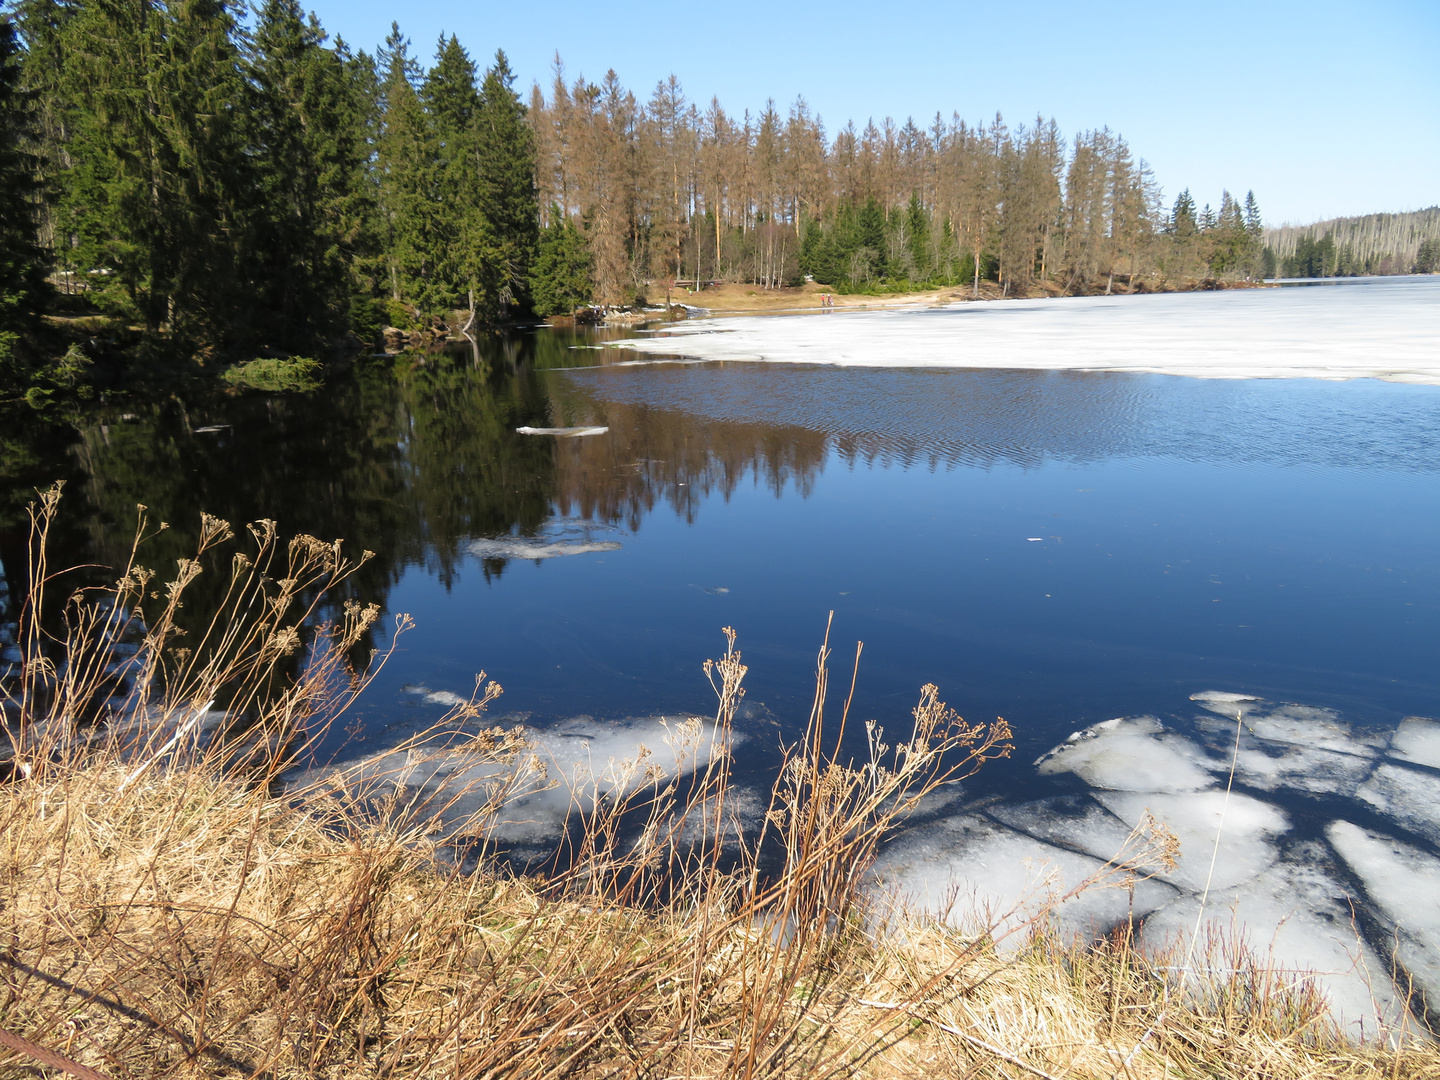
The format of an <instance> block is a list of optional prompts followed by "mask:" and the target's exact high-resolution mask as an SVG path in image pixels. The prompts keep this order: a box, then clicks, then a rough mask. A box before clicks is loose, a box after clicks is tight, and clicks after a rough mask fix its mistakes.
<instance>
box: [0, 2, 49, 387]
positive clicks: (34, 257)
mask: <svg viewBox="0 0 1440 1080" xmlns="http://www.w3.org/2000/svg"><path fill="white" fill-rule="evenodd" d="M22 59H23V56H22V53H21V48H20V35H19V32H18V30H17V28H16V25H15V20H14V19H13V18H11V17H10V16H9V15H3V14H0V191H3V192H4V193H5V197H4V198H3V199H0V385H3V386H14V385H18V384H19V383H21V382H22V381H24V374H23V373H22V372H21V371H19V370H18V365H19V359H18V357H17V355H16V347H17V345H18V343H19V338H20V335H21V334H22V333H23V332H24V331H26V330H27V329H29V328H30V326H31V325H32V324H33V322H34V320H35V317H36V315H37V314H38V312H39V309H40V307H41V305H42V303H43V300H44V297H45V292H46V287H45V278H44V262H43V257H42V253H41V250H40V245H39V243H38V242H37V238H36V222H37V210H38V198H39V193H40V192H39V181H38V179H37V177H38V170H39V161H38V158H37V157H36V155H35V153H34V150H33V147H34V145H35V142H36V139H37V136H38V131H37V124H36V117H35V108H34V101H33V97H32V95H31V94H30V93H28V92H27V91H26V89H25V88H24V86H23V85H22V83H21V75H22Z"/></svg>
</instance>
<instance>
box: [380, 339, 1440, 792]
mask: <svg viewBox="0 0 1440 1080" xmlns="http://www.w3.org/2000/svg"><path fill="white" fill-rule="evenodd" d="M547 378H549V379H551V380H554V381H557V382H560V383H563V384H564V385H563V386H562V387H560V388H558V389H557V390H556V391H555V393H556V396H557V398H558V399H561V400H563V401H565V402H566V404H567V407H568V408H569V409H570V410H571V411H570V413H569V418H570V419H572V420H573V419H575V418H576V417H577V416H579V415H581V414H582V413H583V415H584V420H585V422H595V423H609V424H610V425H611V432H610V434H609V435H608V436H601V437H597V438H596V439H594V440H590V439H587V440H583V443H584V444H585V445H583V446H570V447H560V448H558V449H559V451H560V452H561V453H572V452H573V453H574V454H575V455H577V456H578V458H579V459H580V460H579V464H577V475H584V474H585V470H587V469H589V470H591V471H592V472H593V473H595V474H597V475H598V474H599V473H601V472H603V470H604V469H605V468H607V467H610V466H611V465H612V464H613V463H614V462H619V460H620V459H621V458H626V457H628V454H629V451H632V450H635V449H636V448H639V450H640V451H643V452H648V453H652V454H654V453H658V452H661V451H660V450H658V449H657V448H660V447H664V446H667V445H672V444H673V441H674V440H675V439H676V438H683V439H685V440H686V441H687V452H688V453H690V454H692V455H696V454H699V456H700V457H702V458H705V459H707V460H712V459H714V458H717V457H724V456H725V454H726V446H728V444H729V442H733V441H734V440H735V439H736V435H735V433H734V432H733V431H727V429H726V425H727V424H745V425H746V430H745V432H744V434H745V436H746V437H751V436H752V435H753V437H755V438H756V439H758V440H759V442H758V444H757V445H758V446H759V450H758V451H757V452H756V453H755V454H754V455H752V456H751V457H750V458H749V459H748V460H742V466H741V467H742V469H746V468H748V471H746V472H745V475H744V478H743V479H741V480H740V481H739V482H738V483H734V486H733V488H732V487H730V486H729V485H728V484H726V483H724V482H720V481H717V480H716V477H715V476H714V475H713V471H714V470H713V467H712V470H711V472H710V473H703V472H701V473H698V474H697V472H696V471H694V470H692V471H684V470H681V471H677V472H675V473H674V474H673V476H671V477H669V478H668V480H661V481H657V482H656V483H654V484H653V485H652V486H651V487H650V488H648V489H647V499H648V501H650V502H653V506H649V505H646V506H644V508H643V509H640V510H639V511H636V510H635V509H634V507H633V506H632V507H631V508H630V510H629V511H628V512H627V514H626V515H622V517H623V518H624V520H621V521H620V522H619V523H618V524H617V525H616V526H615V527H614V528H613V529H610V530H602V532H596V533H595V534H594V535H595V536H596V537H601V538H609V539H610V540H611V541H612V542H618V543H619V544H620V545H621V546H620V547H619V548H618V549H616V550H610V551H604V552H594V553H586V554H579V555H574V556H570V557H564V558H548V559H545V560H543V561H525V560H514V561H511V562H510V563H508V564H507V565H505V567H504V570H503V573H501V574H500V575H498V576H496V575H494V574H491V575H488V576H487V575H486V574H485V573H483V572H482V571H483V569H484V567H483V566H482V565H481V564H480V562H479V561H476V562H474V563H472V564H471V565H469V566H466V567H463V568H462V569H461V570H460V572H459V573H458V574H457V575H455V576H454V578H453V579H450V580H448V582H447V585H446V587H445V588H441V587H440V586H439V585H438V584H437V581H436V578H435V577H434V576H433V575H432V574H430V573H427V572H426V571H425V570H424V569H422V568H420V567H418V566H417V567H412V568H410V569H409V570H407V571H406V572H405V573H404V574H403V576H402V577H401V578H400V580H399V581H398V583H397V585H396V587H395V589H394V590H393V591H392V593H391V596H390V604H391V606H392V607H393V608H395V609H403V610H407V611H411V612H413V613H415V615H416V617H417V620H418V627H417V629H416V630H414V631H413V632H412V633H410V634H409V635H407V637H406V638H405V641H404V643H403V647H402V651H401V652H400V654H399V655H398V656H397V657H396V660H395V661H393V662H392V666H391V668H390V670H388V671H387V673H386V675H385V676H384V677H383V678H382V680H381V682H380V684H379V686H378V687H377V689H379V690H380V698H381V699H382V700H383V699H384V698H385V697H387V696H388V697H389V698H391V699H392V700H393V701H395V702H397V703H401V702H405V701H406V700H407V699H406V698H405V696H404V695H403V693H402V692H401V691H400V686H401V684H402V683H414V682H421V683H424V684H425V685H426V686H428V687H430V688H432V689H435V688H442V687H443V688H445V689H449V690H454V691H461V692H463V691H465V690H466V688H467V687H468V685H469V681H470V676H471V673H472V672H473V671H475V670H477V669H479V668H482V667H483V668H484V669H485V670H487V671H488V672H490V673H491V674H492V675H493V676H494V677H495V678H497V679H499V680H500V681H501V682H502V684H503V685H504V686H505V688H506V695H505V697H504V698H503V699H502V700H501V702H500V703H499V704H498V705H497V709H498V710H499V711H500V712H519V713H529V714H533V716H534V717H535V718H537V719H538V718H543V717H561V716H566V715H571V714H574V713H588V714H592V715H596V716H597V717H603V716H606V715H611V716H625V715H647V714H652V713H673V712H677V711H682V710H697V711H702V712H703V711H706V710H707V709H708V708H709V705H710V700H709V694H710V692H709V689H708V687H707V686H706V685H705V683H704V682H703V681H702V679H701V676H700V671H699V664H700V661H701V660H702V659H703V658H704V657H706V656H711V655H714V654H715V653H716V650H717V649H718V648H719V646H720V643H721V638H720V634H719V628H720V627H721V626H734V627H735V628H737V629H738V630H739V632H740V635H741V638H740V640H741V646H742V648H743V649H744V650H745V655H746V659H747V662H748V663H749V664H750V665H751V674H750V677H749V680H748V685H749V688H750V695H751V699H752V700H753V701H758V702H763V703H764V704H765V705H766V706H767V707H768V709H769V710H770V712H771V713H773V715H774V717H775V718H776V719H777V720H778V721H779V724H780V727H781V730H782V731H786V732H788V733H790V734H793V733H794V730H795V725H796V724H798V723H800V722H801V721H802V720H803V718H804V716H805V714H806V712H807V711H808V710H807V706H808V698H809V693H810V686H811V672H812V670H813V666H814V654H815V650H816V649H817V648H818V646H819V643H820V641H821V638H822V636H823V633H824V629H825V625H826V621H827V618H828V616H829V613H830V612H831V611H833V612H834V613H835V615H834V624H833V628H832V633H831V640H832V644H833V645H834V646H836V662H837V664H839V665H842V666H844V665H848V662H849V661H848V658H849V656H850V655H851V652H852V651H853V643H854V642H855V641H856V640H857V639H858V640H863V641H864V642H865V652H864V659H863V661H862V666H861V677H860V682H859V691H858V693H857V695H856V701H857V708H858V709H859V710H860V711H861V712H862V714H863V715H864V716H867V717H868V716H875V717H877V718H879V719H880V720H881V721H882V722H884V723H887V724H892V725H894V724H898V723H899V722H900V721H901V720H902V719H903V718H904V716H905V714H906V712H907V710H908V707H909V705H910V704H911V703H913V700H914V698H915V695H916V692H917V690H918V687H919V686H920V685H921V684H922V683H925V682H935V683H937V684H938V685H939V686H940V687H941V689H942V691H943V696H944V697H945V698H946V699H947V700H948V701H949V702H950V703H951V704H952V705H954V706H955V707H956V708H958V709H959V710H960V711H961V712H962V713H963V714H964V715H966V716H967V717H969V718H972V719H976V720H983V719H988V718H990V717H993V716H997V715H1003V716H1005V717H1006V718H1007V719H1008V720H1010V722H1011V723H1012V725H1013V726H1014V727H1015V729H1016V732H1017V737H1018V741H1019V749H1020V751H1021V752H1020V753H1018V754H1017V756H1016V763H1015V765H1014V766H1005V765H1002V766H999V767H997V768H996V769H994V770H992V772H991V774H990V779H989V783H993V784H998V785H1001V786H1008V785H1013V784H1015V783H1025V782H1028V781H1027V780H1026V777H1028V776H1029V775H1030V774H1029V770H1028V761H1029V760H1031V759H1032V758H1033V757H1034V756H1035V754H1038V753H1039V752H1041V751H1043V750H1044V749H1045V748H1047V747H1048V746H1050V745H1053V744H1054V743H1055V742H1056V741H1058V740H1060V739H1062V738H1063V737H1064V736H1065V735H1067V734H1068V733H1069V732H1070V731H1072V730H1075V729H1076V728H1079V727H1082V726H1084V725H1086V724H1089V723H1092V722H1094V721H1096V720H1100V719H1105V718H1108V717H1110V716H1118V715H1126V714H1133V713H1140V712H1153V713H1160V714H1165V713H1167V712H1170V711H1173V710H1180V709H1184V708H1188V706H1189V703H1188V700H1187V699H1188V697H1189V695H1190V694H1191V693H1193V692H1195V691H1197V690H1201V689H1208V688H1221V689H1226V690H1234V691H1243V692H1247V693H1253V694H1258V695H1260V696H1263V697H1265V698H1268V699H1271V700H1291V701H1300V702H1304V703H1306V704H1310V705H1320V706H1329V707H1333V708H1338V709H1340V710H1341V711H1342V712H1343V713H1344V714H1345V715H1346V716H1347V718H1348V719H1350V720H1351V721H1352V722H1355V723H1359V724H1362V725H1363V724H1368V723H1373V724H1376V725H1380V726H1384V725H1390V726H1393V724H1394V722H1395V721H1396V720H1397V719H1398V718H1399V717H1401V716H1404V715H1407V714H1413V713H1420V714H1426V713H1433V712H1435V711H1437V702H1440V694H1437V691H1440V663H1437V661H1440V563H1437V560H1436V558H1435V555H1436V552H1437V550H1440V438H1437V431H1436V426H1435V417H1436V416H1437V414H1440V388H1434V387H1425V386H1396V385H1391V384H1386V383H1380V382H1376V381H1372V380H1356V381H1351V382H1339V383H1330V382H1319V381H1310V380H1296V381H1268V382H1240V383H1237V382H1209V381H1201V380H1193V379H1182V378H1173V377H1165V376H1132V375H1106V374H1093V373H1092V374H1085V375H1079V376H1077V375H1065V374H1029V373H1027V374H1019V373H1011V372H1005V371H981V372H972V371H954V372H907V371H904V370H899V371H893V370H892V371H883V372H873V371H857V370H845V369H832V368H825V367H815V368H802V369H798V370H797V369H787V370H784V371H775V370H767V369H763V368H760V369H757V368H754V367H720V366H714V365H686V366H679V365H677V366H673V367H652V368H611V369H598V370H584V371H574V372H551V373H549V374H548V376H547ZM576 410H579V411H578V412H577V411H576ZM677 432H678V433H680V434H679V435H677ZM707 437H708V438H709V439H710V440H712V441H711V443H707V442H706V439H707ZM606 439H608V440H610V441H611V442H612V444H613V445H614V446H615V447H616V449H615V450H614V451H613V452H608V453H607V452H602V448H601V446H600V445H599V444H600V442H601V441H602V440H606ZM767 439H768V440H769V442H768V443H767V442H766V440H767ZM807 440H808V441H807ZM577 442H582V440H577ZM719 443H724V444H725V445H717V444H719ZM797 444H804V445H806V446H809V447H811V449H812V451H813V449H814V447H816V446H818V447H820V448H821V449H820V450H819V451H818V453H817V455H816V457H815V459H814V460H813V462H812V463H810V464H808V465H806V466H805V467H797V466H795V465H794V463H793V462H794V459H795V457H796V452H795V450H794V446H795V445H797ZM747 445H748V444H747ZM620 447H623V448H624V451H625V452H621V450H620V449H619V448H620ZM664 452H667V453H668V451H664ZM647 460H650V461H652V462H653V461H654V460H656V459H655V458H650V459H647ZM787 463H788V464H787ZM622 464H626V465H627V466H628V467H631V468H634V467H636V466H635V464H634V463H633V462H630V463H622ZM640 467H641V468H643V467H644V463H643V462H642V463H641V464H640ZM655 467H657V468H658V467H659V466H655ZM686 478H688V480H687V479H686ZM731 479H732V480H733V475H732V476H731ZM582 487H583V483H582ZM645 502H646V500H645V499H642V500H641V503H642V504H644V503H645ZM567 516H570V517H573V516H576V515H574V514H573V513H572V514H571V515H567ZM602 533H603V535H602ZM409 700H410V702H411V704H410V705H409V707H410V708H416V709H423V708H425V706H423V705H422V704H421V703H418V702H415V701H414V699H413V697H412V698H410V699H409ZM376 705H379V702H377V703H376ZM372 707H375V706H372ZM1032 751H1033V753H1032Z"/></svg>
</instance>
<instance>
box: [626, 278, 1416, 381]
mask: <svg viewBox="0 0 1440 1080" xmlns="http://www.w3.org/2000/svg"><path fill="white" fill-rule="evenodd" d="M1361 280H1363V281H1365V284H1364V285H1360V284H1351V285H1348V286H1347V285H1339V286H1335V287H1332V288H1329V289H1324V290H1319V291H1317V290H1313V289H1281V288H1279V287H1266V288H1264V289H1260V288H1247V289H1243V290H1229V289H1226V290H1215V291H1211V290H1204V293H1205V295H1204V296H1198V297H1194V298H1193V299H1180V294H1179V293H1147V294H1143V295H1146V296H1148V297H1149V302H1148V303H1145V304H1135V305H1127V304H1121V303H1119V302H1118V301H1119V300H1120V297H1117V296H1115V295H1114V294H1112V295H1110V296H1103V295H1102V296H1089V297H1074V298H1073V302H1072V303H1068V304H1050V303H1047V302H1046V300H1045V299H1041V298H1029V299H1019V298H1017V299H1016V300H1015V301H1014V302H1013V303H1005V304H975V305H974V306H973V307H972V306H971V303H973V301H972V302H971V303H962V302H948V303H945V304H943V305H937V304H925V303H918V302H916V301H915V300H914V298H913V297H912V298H911V299H910V300H909V301H908V302H903V303H896V304H892V305H887V306H884V307H881V306H875V307H872V308H869V309H868V310H865V309H863V308H862V306H861V305H859V304H855V305H852V306H851V307H850V308H848V309H846V308H836V309H833V310H826V311H821V312H808V313H804V314H811V315H814V314H834V313H835V311H845V312H846V314H847V315H848V316H849V317H848V318H846V319H845V320H844V321H843V322H841V323H837V322H834V321H833V320H826V319H815V318H807V319H784V320H775V319H770V318H768V317H767V314H766V313H758V312H739V311H736V312H733V313H728V312H727V313H724V314H717V313H712V315H711V317H709V318H703V319H694V320H682V321H679V322H675V323H673V324H669V325H666V326H662V327H655V328H651V330H650V332H649V333H648V334H647V335H646V336H644V337H637V338H627V339H624V340H619V341H613V342H609V343H607V347H608V348H617V349H626V350H629V351H631V352H633V353H636V354H640V355H642V356H643V355H648V356H652V357H654V358H655V362H659V361H660V358H661V357H672V358H673V357H683V358H686V359H690V360H702V361H734V362H740V361H745V362H765V363H776V364H785V363H789V364H821V365H826V366H840V367H882V368H884V367H907V368H944V369H967V370H975V369H1009V370H1030V371H1104V372H1117V373H1124V374H1146V375H1184V376H1188V377H1192V378H1205V379H1254V378H1310V379H1327V380H1345V379H1353V378H1375V379H1381V380H1385V381H1390V382H1401V383H1418V384H1428V385H1440V354H1437V353H1436V352H1435V349H1434V342H1435V341H1436V340H1440V305H1437V304H1435V303H1434V300H1435V299H1436V297H1437V296H1440V289H1437V284H1440V283H1437V282H1436V281H1435V280H1434V279H1428V278H1427V279H1416V278H1399V279H1395V281H1394V282H1393V283H1391V282H1389V281H1387V280H1385V279H1361ZM1376 282H1379V283H1378V284H1377V283H1376ZM1336 288H1338V289H1340V290H1341V291H1340V292H1338V293H1337V292H1336V291H1335V289H1336ZM1124 295H1126V294H1122V296H1124ZM1133 295H1142V294H1138V293H1137V294H1133ZM931 311H934V312H946V313H948V314H946V315H945V316H944V317H931V316H930V315H929V314H922V313H928V312H931ZM794 314H801V313H800V312H794Z"/></svg>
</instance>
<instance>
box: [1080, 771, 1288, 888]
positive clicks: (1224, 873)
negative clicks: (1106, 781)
mask: <svg viewBox="0 0 1440 1080" xmlns="http://www.w3.org/2000/svg"><path fill="white" fill-rule="evenodd" d="M1095 799H1096V801H1098V802H1099V803H1101V804H1102V805H1103V806H1105V807H1106V808H1107V809H1108V810H1109V811H1110V812H1111V813H1112V814H1114V815H1115V816H1116V817H1118V818H1119V819H1120V820H1121V821H1124V822H1126V823H1127V824H1129V825H1132V826H1133V825H1138V824H1139V823H1140V820H1141V818H1142V817H1143V816H1144V814H1145V811H1146V810H1149V811H1150V813H1151V814H1152V815H1154V817H1155V818H1156V820H1158V821H1160V822H1161V823H1162V824H1164V825H1165V826H1166V827H1167V828H1169V829H1170V831H1171V832H1173V833H1174V834H1175V836H1176V838H1177V839H1178V840H1179V841H1180V857H1179V860H1178V865H1177V866H1176V867H1175V870H1174V871H1173V872H1172V873H1169V874H1166V875H1164V877H1165V880H1166V881H1170V882H1172V883H1174V884H1176V885H1178V886H1180V887H1181V888H1182V889H1188V890H1190V891H1191V892H1199V891H1200V890H1201V889H1203V888H1204V887H1205V880H1206V878H1207V876H1208V875H1209V874H1210V859H1211V854H1212V852H1214V850H1215V847H1216V835H1217V833H1218V835H1219V849H1220V850H1219V853H1218V854H1217V855H1216V856H1215V873H1214V877H1213V879H1212V880H1211V888H1215V889H1228V888H1230V887H1231V886H1234V885H1238V884H1240V882H1242V881H1246V880H1248V879H1250V878H1252V877H1255V876H1256V875H1257V874H1259V873H1261V872H1262V871H1264V870H1265V869H1266V868H1267V867H1268V866H1270V865H1271V864H1272V863H1273V862H1274V861H1275V859H1276V856H1277V852H1276V850H1275V845H1274V844H1273V843H1271V839H1272V838H1273V837H1276V836H1278V835H1280V834H1281V833H1283V832H1285V831H1286V830H1287V829H1289V828H1290V820H1289V819H1288V818H1287V817H1286V816H1285V815H1284V814H1283V813H1282V812H1281V811H1280V810H1278V809H1277V808H1276V807H1274V806H1271V805H1270V804H1269V803H1266V802H1261V801H1260V800H1259V799H1252V798H1250V797H1249V796H1248V795H1241V794H1238V793H1235V792H1232V793H1231V794H1230V799H1229V803H1228V805H1227V803H1226V799H1225V793H1224V792H1223V791H1195V792H1172V793H1141V792H1122V791H1097V792H1096V793H1095ZM1222 815H1223V825H1224V827H1223V828H1221V824H1222Z"/></svg>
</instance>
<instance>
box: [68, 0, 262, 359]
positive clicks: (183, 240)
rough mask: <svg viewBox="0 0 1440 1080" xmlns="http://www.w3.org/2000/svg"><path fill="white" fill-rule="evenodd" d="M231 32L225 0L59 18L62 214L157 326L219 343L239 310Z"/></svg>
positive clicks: (240, 183)
mask: <svg viewBox="0 0 1440 1080" xmlns="http://www.w3.org/2000/svg"><path fill="white" fill-rule="evenodd" d="M235 35H236V28H235V24H234V20H233V18H232V16H231V14H230V11H229V8H228V6H227V5H226V3H225V2H224V0H176V2H174V3H170V4H166V5H163V6H162V5H160V4H158V3H155V2H154V0H87V2H86V3H85V4H84V5H82V6H81V7H80V8H79V10H78V12H77V13H76V15H75V17H74V18H73V19H71V20H69V22H68V23H67V25H66V30H65V39H66V48H65V49H64V54H65V71H64V73H63V75H62V82H63V84H64V87H65V90H66V92H67V94H68V95H69V97H70V98H71V100H72V101H73V102H74V104H75V110H76V118H75V125H76V129H77V130H76V135H75V138H74V140H73V145H74V149H75V152H74V153H73V154H72V160H73V166H72V168H74V169H75V170H76V171H77V173H78V175H76V176H74V177H73V178H71V180H72V182H70V183H68V184H67V185H66V187H67V188H68V190H67V191H66V193H65V202H66V206H65V211H66V213H65V215H64V217H65V218H66V219H67V224H68V226H69V227H70V228H73V229H75V230H76V231H77V232H83V233H85V234H86V238H87V240H88V241H89V246H90V247H92V248H93V249H94V250H93V257H94V259H95V262H96V264H97V265H96V266H95V267H93V268H94V269H100V270H104V271H109V272H113V273H114V274H115V275H117V277H118V279H119V280H120V281H121V282H122V283H123V284H124V286H125V288H126V290H127V291H128V293H129V295H130V298H131V299H132V301H133V302H134V303H135V304H136V306H137V308H138V310H139V313H140V315H141V316H142V317H143V318H144V320H145V322H146V324H147V325H148V326H149V327H150V329H151V330H161V329H163V330H165V331H166V332H167V333H168V334H170V335H171V337H172V338H174V339H175V340H177V341H180V342H189V343H192V344H205V345H220V344H223V343H224V342H225V340H226V338H227V336H228V334H229V332H230V331H231V330H232V329H233V328H234V327H235V326H236V325H237V324H238V323H239V322H240V318H239V316H240V314H241V312H242V310H243V300H242V298H241V294H242V292H243V289H241V288H240V287H239V285H240V280H239V275H238V274H237V269H238V266H239V264H240V262H241V256H242V251H243V249H242V238H243V237H244V235H245V229H244V224H245V223H244V216H245V210H246V206H245V203H246V188H247V184H248V176H249V170H248V167H247V160H246V155H245V152H244V147H243V144H242V142H241V136H240V132H239V131H238V129H237V122H236V121H237V112H238V110H237V108H236V105H237V103H238V102H239V101H240V100H241V98H242V92H243V83H242V76H241V71H240V64H239V55H238V51H237V49H236V48H235Z"/></svg>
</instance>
